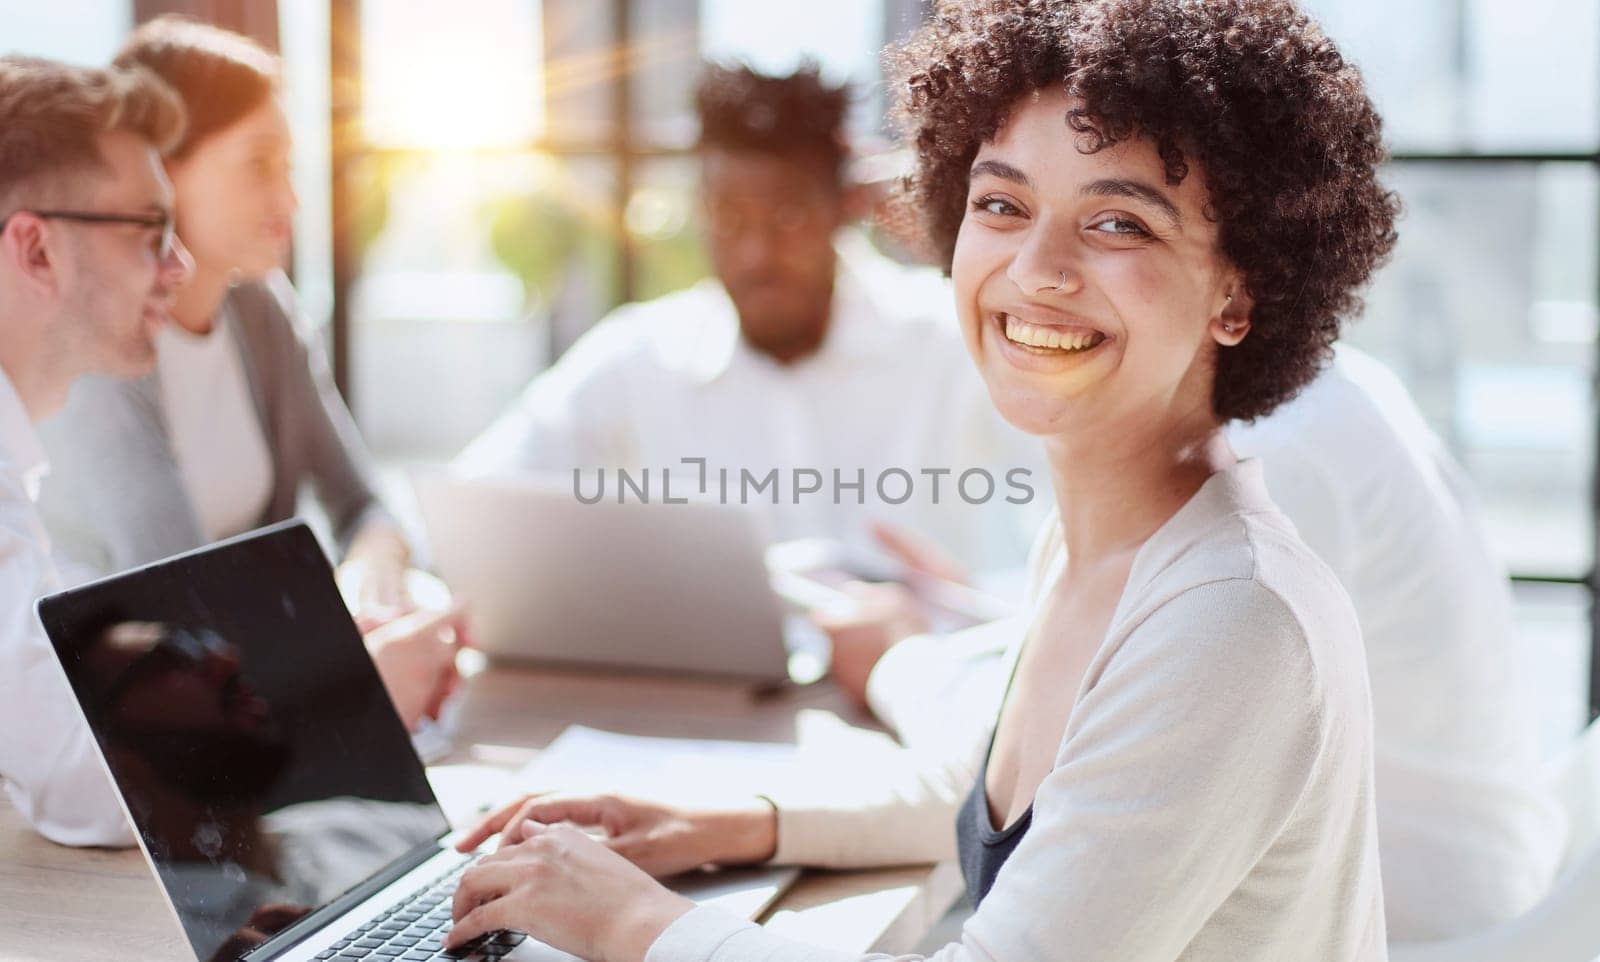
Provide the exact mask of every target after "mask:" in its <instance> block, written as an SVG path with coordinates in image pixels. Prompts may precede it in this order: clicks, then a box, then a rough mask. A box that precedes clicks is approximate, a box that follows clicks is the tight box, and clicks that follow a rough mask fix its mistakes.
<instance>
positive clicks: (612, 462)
mask: <svg viewBox="0 0 1600 962" xmlns="http://www.w3.org/2000/svg"><path fill="white" fill-rule="evenodd" d="M863 246H864V244H862V243H854V244H853V243H852V241H851V239H850V237H849V235H846V236H845V237H844V238H843V239H842V240H841V257H840V260H839V269H838V271H837V274H836V280H835V283H834V299H833V307H832V313H831V316H830V319H829V328H828V332H827V336H826V337H825V338H824V341H823V343H822V346H821V347H820V348H819V349H818V351H817V352H816V353H815V354H814V355H812V356H810V357H807V358H804V359H802V360H799V361H796V362H794V363H791V364H781V363H779V362H777V361H775V360H773V359H772V358H770V357H768V356H766V355H764V354H762V353H761V352H759V351H757V350H756V349H754V348H752V347H751V346H750V345H749V344H748V343H747V342H746V341H745V340H744V339H743V338H742V337H741V336H740V332H739V319H738V315H737V312H736V311H735V309H734V306H733V303H732V301H731V300H730V299H729V298H728V295H727V293H726V292H725V290H724V289H723V288H722V286H721V285H720V284H719V283H717V282H716V281H714V280H708V281H704V282H702V283H700V284H697V285H695V286H694V287H692V288H689V289H687V290H684V291H680V292H678V293H675V294H671V295H668V296H666V297H662V298H660V299H658V300H654V301H650V302H648V303H643V304H634V305H628V306H625V307H622V308H619V309H618V310H617V311H615V312H614V313H613V314H612V315H610V316H609V317H607V318H606V319H604V320H602V321H601V322H600V323H599V324H597V325H596V326H595V328H594V329H593V330H592V331H590V332H589V333H588V334H587V335H586V336H584V337H583V338H582V339H581V340H580V341H579V342H578V343H577V344H575V345H574V346H573V347H572V349H571V350H570V351H568V352H567V354H566V355H565V356H564V357H562V359H561V361H560V362H559V363H557V364H556V365H555V366H554V367H552V368H551V369H550V370H549V371H548V372H546V373H545V374H544V375H542V376H540V377H539V378H537V379H535V381H534V382H533V383H532V384H531V385H530V386H529V388H528V390H527V391H526V392H525V393H524V394H523V396H522V398H521V399H520V400H519V401H518V402H517V403H516V404H515V405H514V406H513V407H512V409H511V410H509V411H508V412H507V413H506V414H505V415H504V416H502V417H501V418H500V420H499V421H497V422H496V423H495V424H494V425H493V426H491V427H490V429H489V430H488V431H486V432H485V433H484V434H483V435H481V436H480V437H479V438H478V439H477V440H476V441H474V442H473V443H472V445H471V446H470V447H468V449H467V450H466V451H465V452H464V453H463V454H462V456H461V458H460V459H459V460H458V462H457V465H458V467H459V468H461V469H462V470H464V471H465V472H467V473H471V474H496V473H507V472H517V471H541V470H543V471H558V472H562V475H561V477H562V481H563V483H569V484H570V483H572V478H571V475H570V473H569V472H571V471H572V469H574V468H577V469H578V470H579V478H578V482H577V483H578V489H579V490H580V491H581V492H582V493H583V494H584V495H585V496H586V497H591V496H594V495H595V494H597V493H599V492H601V491H603V492H604V494H605V496H606V497H607V498H608V499H615V498H616V497H617V496H618V485H617V484H616V476H615V474H614V473H613V472H614V471H615V470H616V469H617V468H623V469H625V470H627V471H629V472H630V473H632V474H634V475H637V473H638V472H639V471H640V470H641V469H646V468H648V469H649V470H650V474H651V478H650V483H651V486H652V488H653V489H655V490H657V491H659V490H660V487H661V473H662V470H663V469H667V470H670V484H671V491H670V493H671V494H672V496H673V497H679V496H682V495H685V494H687V495H691V496H699V495H702V494H703V495H704V496H707V497H711V498H715V499H719V500H724V501H727V502H730V503H734V504H739V503H746V504H750V505H753V506H755V507H757V508H759V509H760V512H761V514H762V516H763V517H764V518H765V521H766V523H767V528H768V534H769V536H770V537H771V539H772V540H775V541H781V540H788V539H791V538H798V537H813V536H821V537H829V538H833V539H836V540H838V541H841V542H844V543H846V544H851V545H857V546H866V545H868V544H869V543H870V541H869V538H868V534H867V525H868V522H869V521H872V520H878V519H881V520H887V521H893V522H896V523H900V524H904V525H906V526H908V527H911V528H914V529H916V530H918V531H921V532H923V533H924V534H927V535H930V536H931V537H933V538H934V539H935V540H936V541H938V542H940V543H941V544H943V545H944V547H945V548H946V549H948V550H950V551H951V552H952V553H954V554H955V555H956V556H957V557H958V558H959V559H960V560H962V561H963V562H964V563H966V564H967V565H969V566H970V567H972V568H1004V567H1020V565H1021V564H1022V562H1023V560H1024V558H1025V555H1026V550H1027V545H1028V542H1029V540H1030V537H1031V533H1032V531H1033V530H1034V529H1035V528H1036V527H1037V522H1038V519H1039V518H1041V517H1043V516H1044V514H1045V513H1046V511H1047V510H1048V507H1049V502H1050V499H1051V495H1052V492H1051V491H1050V488H1049V485H1048V481H1047V478H1046V476H1045V474H1044V471H1043V469H1042V464H1043V455H1042V452H1041V451H1040V449H1039V446H1038V444H1037V442H1036V441H1035V440H1034V439H1031V438H1028V437H1026V436H1025V435H1023V434H1022V433H1021V432H1020V431H1017V430H1016V429H1015V428H1013V427H1011V426H1010V425H1008V424H1006V423H1005V422H1004V421H1002V420H1001V419H1000V417H999V416H998V414H996V413H995V411H994V409H993V406H992V405H991V404H990V403H989V400H988V397H987V395H986V392H985V391H984V388H983V385H982V382H981V381H980V380H979V378H978V376H977V373H976V371H975V370H974V369H973V366H972V362H971V360H970V359H969V358H968V356H967V354H966V350H965V347H964V345H963V343H962V340H961V337H960V333H959V331H958V330H957V327H956V324H955V321H954V318H953V317H952V316H951V314H952V311H951V307H950V304H951V297H950V294H949V291H948V287H947V286H946V285H945V284H944V282H943V280H942V279H941V278H938V277H937V275H936V274H932V273H931V272H923V271H919V270H913V269H907V268H903V267H900V266H898V265H895V264H893V263H892V262H889V261H887V260H886V259H884V258H882V257H881V256H879V255H876V254H874V253H872V252H870V251H866V250H863V249H861V248H862V247H863ZM684 458H704V459H705V475H704V476H705V481H706V489H705V491H703V492H702V491H701V490H700V488H699V482H700V467H699V465H698V464H687V463H684V461H683V459H684ZM600 468H605V469H606V477H605V479H604V480H605V485H604V486H603V487H602V486H601V485H600V484H599V475H598V473H597V469H600ZM807 469H809V470H811V471H815V472H817V475H816V476H812V475H809V474H802V475H801V476H798V477H797V475H796V472H797V471H800V472H805V471H806V470H807ZM1012 469H1020V470H1022V471H1025V472H1027V473H1026V474H1021V475H1015V476H1013V477H1011V478H1008V477H1007V473H1008V472H1009V471H1011V470H1012ZM774 470H776V471H777V479H776V498H777V500H778V502H779V503H778V504H773V503H772V500H773V498H774V490H773V487H772V486H767V487H761V486H760V485H759V482H761V481H762V480H764V479H765V478H766V477H767V476H768V474H769V472H772V471H774ZM745 471H748V472H750V479H751V483H748V484H747V483H745V479H744V478H743V476H742V473H743V472H745ZM968 471H980V472H985V473H986V475H987V478H991V479H992V480H993V488H992V491H991V489H990V485H989V483H988V481H987V480H986V477H985V474H982V473H974V474H970V475H968V476H967V478H966V481H965V485H964V486H963V485H962V475H963V474H964V473H965V472H968ZM724 472H726V474H724ZM835 472H838V474H837V479H838V481H839V482H840V484H838V485H837V486H836V484H835ZM724 478H725V479H726V480H725V481H724ZM858 481H859V482H862V485H861V487H860V488H859V489H858V488H856V487H853V486H852V485H854V484H855V483H856V482H858ZM880 482H881V484H880ZM908 482H909V484H908ZM1012 482H1016V483H1014V484H1013V483H1012ZM814 484H820V485H821V490H820V491H819V492H816V493H809V492H805V491H801V490H799V489H800V488H802V487H808V486H811V485H814ZM935 486H937V490H935ZM1024 487H1025V488H1026V489H1027V490H1024ZM908 489H909V492H910V495H911V496H910V498H909V499H907V500H905V502H904V503H902V504H895V503H893V502H894V501H898V500H900V499H901V498H903V497H904V496H905V494H906V493H907V491H908ZM1030 493H1031V496H1030ZM985 495H987V498H985ZM628 496H629V497H630V498H632V495H631V493H630V494H629V495H628ZM1008 498H1012V499H1015V500H1024V499H1029V503H1027V504H1023V505H1017V504H1013V503H1008V501H1007V499H1008ZM797 501H798V503H796V502H797ZM969 501H980V502H984V503H980V504H972V503H969Z"/></svg>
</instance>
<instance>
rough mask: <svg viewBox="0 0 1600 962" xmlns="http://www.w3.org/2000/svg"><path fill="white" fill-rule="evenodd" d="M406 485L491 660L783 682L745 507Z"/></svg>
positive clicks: (462, 484)
mask: <svg viewBox="0 0 1600 962" xmlns="http://www.w3.org/2000/svg"><path fill="white" fill-rule="evenodd" d="M412 480H413V484H414V486H415V488H416V492H417V499H418V502H419V503H420V505H421V508H422V516H423V519H424V521H425V522H426V523H427V528H428V536H429V542H430V545H431V548H432V552H433V562H434V566H435V567H436V568H437V570H438V572H439V574H440V576H441V577H443V578H444V580H445V581H446V582H448V583H449V584H450V587H451V589H452V590H453V591H455V592H456V593H457V594H459V595H460V596H461V597H462V598H464V599H466V601H467V603H468V604H469V605H470V606H471V611H472V625H473V643H474V644H475V645H477V646H478V647H479V648H481V649H482V650H483V651H484V652H486V653H487V654H488V655H489V656H490V657H492V658H501V659H513V660H528V661H538V662H546V663H566V664H574V665H589V666H601V667H607V668H619V669H627V670H639V671H661V672H676V673H685V674H696V675H715V676H723V677H732V678H739V679H749V680H752V681H755V682H758V683H770V684H777V683H782V682H784V681H786V680H787V679H789V677H790V669H789V652H788V649H787V648H786V646H785V643H784V617H785V615H784V606H783V603H782V602H781V601H780V599H779V598H778V597H777V595H776V594H774V592H773V589H772V585H771V583H770V581H769V579H768V576H767V567H766V562H765V559H764V551H765V542H764V539H763V538H762V536H761V532H760V530H759V527H758V525H757V522H756V517H755V515H754V514H753V513H752V512H751V511H749V510H748V509H745V508H741V507H737V506H733V505H723V504H715V503H703V502H691V503H688V504H664V503H661V502H660V501H659V500H657V501H652V502H651V503H648V504H643V503H640V502H638V501H636V500H629V501H628V502H627V503H622V504H619V503H617V502H616V501H614V500H607V501H601V502H598V503H595V504H585V503H583V502H582V501H579V500H578V499H577V497H575V496H574V493H573V490H572V485H571V483H570V481H568V482H567V483H562V482H560V481H558V480H555V479H554V478H549V477H546V478H526V479H521V478H494V479H470V480H469V479H462V478H458V477H452V476H449V475H446V474H442V473H435V474H419V475H417V476H415V477H414V478H413V479H412Z"/></svg>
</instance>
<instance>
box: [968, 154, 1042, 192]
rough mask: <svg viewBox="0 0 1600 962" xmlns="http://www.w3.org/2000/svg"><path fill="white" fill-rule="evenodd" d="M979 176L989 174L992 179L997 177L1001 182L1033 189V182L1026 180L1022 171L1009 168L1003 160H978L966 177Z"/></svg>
mask: <svg viewBox="0 0 1600 962" xmlns="http://www.w3.org/2000/svg"><path fill="white" fill-rule="evenodd" d="M979 174H989V175H990V176H992V177H998V178H1000V179H1001V180H1009V181H1011V182H1012V183H1014V184H1018V185H1020V186H1022V187H1026V188H1028V189H1030V190H1031V189H1033V181H1031V180H1029V179H1028V175H1027V174H1024V173H1023V172H1022V171H1020V170H1018V169H1017V168H1015V167H1013V166H1011V165H1010V164H1008V163H1006V162H1005V161H1003V160H980V161H978V162H977V163H976V164H973V165H972V169H971V170H969V171H967V177H968V178H969V179H970V178H972V177H976V176H978V175H979Z"/></svg>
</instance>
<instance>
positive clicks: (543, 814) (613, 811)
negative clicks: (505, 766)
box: [456, 794, 778, 877]
mask: <svg viewBox="0 0 1600 962" xmlns="http://www.w3.org/2000/svg"><path fill="white" fill-rule="evenodd" d="M562 822H571V823H572V824H574V825H577V826H580V827H582V828H585V829H597V830H599V831H601V832H604V837H603V838H602V839H600V841H601V842H602V844H604V845H605V846H606V847H607V848H609V849H611V850H612V851H614V852H616V853H617V854H619V855H621V856H623V857H624V858H626V859H628V861H630V862H632V863H633V864H635V865H637V866H639V868H641V869H643V870H644V871H645V872H648V873H649V874H651V875H654V876H657V877H662V876H667V875H677V874H678V873H680V872H687V871H689V870H691V869H696V868H699V867H700V866H702V865H748V864H752V863H756V862H765V861H766V860H767V859H769V858H771V857H772V853H773V852H774V851H775V850H776V849H777V844H778V816H777V811H776V810H775V809H774V808H773V807H772V805H771V803H769V802H766V801H763V800H761V799H752V800H751V801H750V804H748V805H745V806H741V807H736V808H725V809H715V810H712V809H706V810H699V811H686V810H683V809H679V808H675V807H673V806H670V805H660V804H656V803H654V802H644V801H639V800H637V799H631V798H620V797H618V796H616V795H593V796H588V797H565V798H564V797H560V796H555V795H549V794H543V795H528V796H524V797H523V798H520V799H518V800H516V801H515V802H512V803H511V804H509V805H506V806H503V807H502V808H501V809H500V810H499V811H496V812H494V813H493V814H491V815H489V816H487V817H486V818H484V820H483V821H482V822H480V823H479V824H478V825H477V827H476V828H474V829H473V830H472V831H471V832H469V833H468V834H467V835H466V836H465V837H464V838H462V839H461V841H460V842H458V843H457V844H456V848H457V849H459V850H461V851H463V852H470V851H472V850H473V849H474V848H477V847H478V846H479V845H482V844H483V842H484V841H485V840H486V839H488V838H489V836H491V835H493V834H495V833H496V832H499V833H501V839H500V846H501V848H506V847H508V846H514V845H517V844H520V843H521V842H523V841H525V840H526V839H527V838H528V837H529V826H533V827H535V828H537V827H539V826H544V825H556V824H560V823H562Z"/></svg>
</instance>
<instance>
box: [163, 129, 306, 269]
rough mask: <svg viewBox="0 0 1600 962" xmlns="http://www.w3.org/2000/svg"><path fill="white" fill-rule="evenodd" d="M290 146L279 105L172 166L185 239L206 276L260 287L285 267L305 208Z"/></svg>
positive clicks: (180, 228)
mask: <svg viewBox="0 0 1600 962" xmlns="http://www.w3.org/2000/svg"><path fill="white" fill-rule="evenodd" d="M289 144H290V142H289V122H288V120H287V119H286V118H285V117H284V115H283V108H282V107H281V106H280V105H279V103H278V101H277V98H275V97H274V98H271V99H269V100H267V101H266V102H265V103H263V104H262V105H261V106H259V107H257V108H256V109H254V110H252V111H251V112H250V113H248V114H245V115H244V116H243V117H241V118H239V120H238V121H236V122H235V123H234V124H233V125H231V126H229V127H225V128H223V129H222V130H219V131H217V132H216V133H214V134H212V135H210V136H209V137H207V138H206V139H204V140H202V141H201V142H200V143H198V144H196V145H195V147H194V149H193V150H191V151H190V152H189V154H188V155H187V156H185V157H184V158H183V159H182V160H179V161H175V162H173V163H172V164H171V165H170V173H171V175H172V184H173V187H174V188H175V189H176V191H177V201H178V207H177V213H178V234H179V236H181V237H182V238H183V242H184V243H185V244H186V245H188V247H189V250H190V252H191V253H192V254H193V255H194V258H195V263H196V266H197V267H198V268H199V269H201V270H205V271H222V272H227V273H232V272H238V273H239V274H241V275H242V276H244V277H245V278H249V279H255V278H259V277H262V276H264V275H266V274H268V273H270V272H271V271H272V270H274V269H276V268H278V267H282V266H283V264H284V262H285V261H286V260H287V258H288V256H289V240H290V237H291V227H292V224H293V219H294V212H295V209H296V207H298V206H299V202H298V201H297V200H296V199H295V195H294V188H293V187H292V186H291V185H290V183H289Z"/></svg>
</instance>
